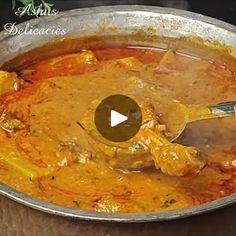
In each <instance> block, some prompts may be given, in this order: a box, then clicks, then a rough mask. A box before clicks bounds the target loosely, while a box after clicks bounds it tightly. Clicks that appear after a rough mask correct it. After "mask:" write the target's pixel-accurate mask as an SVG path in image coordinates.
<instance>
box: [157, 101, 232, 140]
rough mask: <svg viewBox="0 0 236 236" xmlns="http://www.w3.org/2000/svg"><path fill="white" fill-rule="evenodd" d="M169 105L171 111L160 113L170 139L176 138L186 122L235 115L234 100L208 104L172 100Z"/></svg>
mask: <svg viewBox="0 0 236 236" xmlns="http://www.w3.org/2000/svg"><path fill="white" fill-rule="evenodd" d="M171 107H172V112H168V113H166V114H161V119H162V121H163V123H164V124H165V125H166V127H167V136H168V138H169V140H170V141H174V140H176V139H177V138H178V137H179V136H180V135H181V133H182V132H183V131H184V129H185V127H186V125H187V124H188V123H191V122H194V121H200V120H206V119H214V118H222V117H228V116H235V115H236V101H230V102H223V103H219V104H216V105H208V106H197V105H196V106H195V105H184V104H182V103H180V102H179V101H172V106H171ZM173 109H174V112H173Z"/></svg>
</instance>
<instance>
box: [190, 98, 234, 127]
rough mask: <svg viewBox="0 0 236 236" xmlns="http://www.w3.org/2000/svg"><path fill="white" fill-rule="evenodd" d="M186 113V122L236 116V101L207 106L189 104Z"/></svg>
mask: <svg viewBox="0 0 236 236" xmlns="http://www.w3.org/2000/svg"><path fill="white" fill-rule="evenodd" d="M187 113H188V115H187V123H189V122H193V121H197V120H205V119H214V118H221V117H227V116H236V101H230V102H223V103H219V104H215V105H209V106H189V107H188V111H187Z"/></svg>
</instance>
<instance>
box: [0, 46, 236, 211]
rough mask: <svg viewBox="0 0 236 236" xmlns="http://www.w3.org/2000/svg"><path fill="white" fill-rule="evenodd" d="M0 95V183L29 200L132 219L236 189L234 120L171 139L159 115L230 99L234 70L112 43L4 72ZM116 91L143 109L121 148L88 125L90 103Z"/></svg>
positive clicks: (234, 91)
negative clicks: (176, 106) (175, 105)
mask: <svg viewBox="0 0 236 236" xmlns="http://www.w3.org/2000/svg"><path fill="white" fill-rule="evenodd" d="M209 91H210V92H209ZM0 93H1V95H0V143H1V145H0V181H1V182H3V183H5V184H7V185H9V186H11V187H13V188H15V189H16V190H18V191H21V192H24V193H26V194H28V195H30V196H32V197H35V198H39V199H42V200H45V201H49V202H52V203H56V204H59V205H64V206H67V207H72V208H79V209H83V210H93V211H98V212H122V213H131V212H154V211H166V210H173V209H178V208H186V207H190V206H193V205H197V204H201V203H205V202H208V201H212V200H215V199H218V198H221V197H224V196H227V195H229V194H231V193H233V192H235V191H236V143H235V138H236V118H235V117H229V118H224V119H215V120H205V121H200V122H196V123H191V124H189V125H188V126H187V129H186V130H185V132H184V133H183V135H182V136H181V137H179V139H178V140H176V141H175V142H170V141H169V140H170V139H171V138H170V137H171V134H170V133H169V132H168V125H167V124H166V123H165V121H163V120H162V119H161V114H162V113H163V112H167V113H168V112H170V110H171V108H170V107H169V105H168V103H167V102H166V101H170V100H175V101H176V100H178V101H180V102H181V103H183V104H186V106H188V105H199V104H202V105H207V104H214V103H218V102H221V101H230V100H236V72H235V71H233V70H232V68H228V67H227V65H226V64H219V63H215V62H212V61H208V60H204V59H201V58H195V57H190V56H187V55H183V54H179V53H177V52H174V51H172V50H169V51H165V50H161V49H156V48H138V47H128V46H126V47H112V46H110V47H106V48H96V49H94V50H82V51H80V52H77V53H72V54H65V55H61V56H56V57H52V58H49V59H44V60H41V61H39V62H37V63H34V64H32V65H29V66H26V67H25V68H23V69H21V70H19V71H17V72H7V71H4V70H2V71H0ZM113 94H124V95H128V96H130V97H132V98H133V99H134V100H135V101H137V103H138V104H139V105H140V107H141V109H142V114H143V121H142V126H141V128H140V130H139V132H138V133H137V134H136V135H135V137H133V138H132V139H131V140H128V141H127V142H120V143H113V142H110V141H107V140H104V139H103V138H102V137H100V136H99V134H98V133H97V131H96V128H95V127H94V124H93V115H94V109H95V107H96V106H97V104H98V103H99V102H100V101H101V100H102V99H104V98H105V97H108V96H110V95H113ZM172 119H173V122H174V121H175V120H176V119H178V117H175V116H174V115H173V116H172Z"/></svg>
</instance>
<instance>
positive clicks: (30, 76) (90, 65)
mask: <svg viewBox="0 0 236 236" xmlns="http://www.w3.org/2000/svg"><path fill="white" fill-rule="evenodd" d="M96 65H97V58H96V56H95V55H94V53H93V52H92V51H89V50H88V51H83V52H79V53H73V54H67V55H62V56H58V57H54V58H50V59H48V60H44V61H42V62H40V63H36V64H34V65H32V66H30V67H28V68H27V69H24V70H22V71H21V72H20V75H21V77H22V78H23V79H24V80H26V81H31V82H32V81H35V80H40V79H47V78H50V77H54V76H68V75H78V74H83V73H85V72H87V71H93V70H94V69H95V68H96Z"/></svg>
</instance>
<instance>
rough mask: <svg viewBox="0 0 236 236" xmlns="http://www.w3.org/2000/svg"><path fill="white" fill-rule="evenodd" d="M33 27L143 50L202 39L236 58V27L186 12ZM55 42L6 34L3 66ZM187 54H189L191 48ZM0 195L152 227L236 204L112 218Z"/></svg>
mask: <svg viewBox="0 0 236 236" xmlns="http://www.w3.org/2000/svg"><path fill="white" fill-rule="evenodd" d="M27 23H28V22H26V23H23V24H20V25H19V27H25V26H26V24H27ZM29 23H30V25H31V26H33V27H35V28H46V27H58V28H62V27H66V28H67V30H68V33H67V35H66V37H67V36H68V37H91V36H104V35H112V36H117V35H126V36H127V35H128V36H129V37H128V40H127V37H126V42H128V43H132V44H136V45H141V46H142V45H143V46H160V45H161V46H162V47H168V45H169V43H168V40H164V41H163V40H161V39H163V38H167V39H169V41H172V42H177V41H178V39H180V38H185V39H186V38H189V39H191V40H192V39H194V40H195V46H196V39H198V42H200V41H201V44H202V46H205V47H207V48H209V49H212V50H213V51H214V47H215V45H218V46H217V48H219V47H221V48H223V51H224V52H225V54H228V56H229V55H230V56H232V57H236V27H235V26H233V25H230V24H227V23H224V22H222V21H219V20H216V19H212V18H209V17H205V16H202V15H199V14H195V13H191V12H186V11H181V10H174V9H168V8H159V7H150V6H149V7H148V6H112V7H95V8H86V9H76V10H71V11H66V12H62V13H59V14H58V15H56V16H54V17H42V18H38V19H34V20H31V21H29ZM114 29H115V30H114ZM137 32H139V33H140V32H141V33H142V34H143V35H146V36H148V37H145V40H143V41H140V39H138V38H137V37H136V36H137ZM52 40H58V37H56V38H55V35H37V36H35V37H34V36H32V35H25V34H23V35H7V34H6V32H4V31H2V32H1V33H0V63H1V65H3V64H4V63H5V62H7V61H9V60H12V59H13V58H15V57H16V56H18V55H19V54H22V53H26V52H28V51H29V50H31V49H34V48H36V47H39V46H42V45H44V44H46V43H48V42H51V41H52ZM191 40H187V41H188V42H189V41H191ZM59 41H60V40H59ZM187 41H186V42H187ZM173 45H174V44H173V43H172V46H173ZM197 45H198V44H197ZM199 45H200V44H199ZM219 45H220V46H219ZM199 47H200V46H199ZM197 48H198V46H197ZM184 50H185V51H186V50H187V47H186V48H185V49H184ZM196 51H197V50H196ZM209 55H211V54H209ZM209 55H207V56H209ZM212 55H213V54H212ZM13 61H14V60H13ZM1 65H0V66H1ZM8 66H9V65H8ZM0 193H1V194H2V195H4V196H6V197H8V198H10V199H12V200H14V201H16V202H19V203H22V204H24V205H26V206H29V207H31V208H34V209H37V210H40V211H44V212H47V213H51V214H54V215H60V216H65V217H72V218H77V219H86V220H99V221H116V222H147V221H163V220H171V219H177V218H184V217H189V216H193V215H198V214H201V213H205V212H209V211H213V210H216V209H219V208H222V207H225V206H227V205H230V204H233V203H235V202H236V193H234V194H231V195H230V196H227V197H224V198H221V199H218V200H215V201H212V202H209V203H206V204H202V205H199V206H195V207H191V208H185V209H179V210H174V211H167V212H157V213H141V214H139V213H137V214H112V213H97V212H92V211H81V210H78V209H70V208H67V207H63V206H58V205H55V204H51V203H47V202H44V201H40V200H38V199H34V198H32V197H30V196H27V195H25V194H23V193H20V192H17V191H15V190H14V189H12V188H10V187H8V186H5V185H3V184H0Z"/></svg>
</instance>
